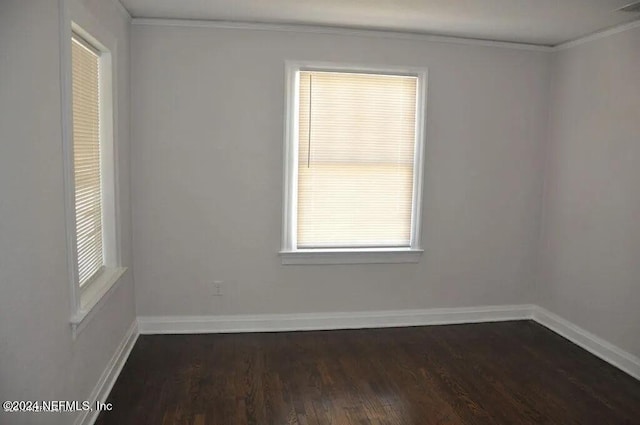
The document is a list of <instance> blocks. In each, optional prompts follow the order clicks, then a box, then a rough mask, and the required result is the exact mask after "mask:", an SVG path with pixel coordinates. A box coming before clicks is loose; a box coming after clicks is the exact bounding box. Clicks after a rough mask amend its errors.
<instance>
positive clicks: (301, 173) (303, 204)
mask: <svg viewBox="0 0 640 425" xmlns="http://www.w3.org/2000/svg"><path fill="white" fill-rule="evenodd" d="M299 77H300V86H299V122H298V128H299V134H298V153H299V155H298V194H297V195H298V211H297V212H298V223H297V247H298V248H327V247H331V248H340V247H390V246H398V247H399V246H409V245H410V240H411V214H412V199H413V172H414V170H413V167H414V151H415V141H416V140H415V139H416V90H417V77H414V76H396V75H378V74H356V73H340V72H318V71H301V72H300V75H299Z"/></svg>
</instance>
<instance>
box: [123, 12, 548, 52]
mask: <svg viewBox="0 0 640 425" xmlns="http://www.w3.org/2000/svg"><path fill="white" fill-rule="evenodd" d="M131 23H132V24H134V25H154V26H168V27H192V28H215V29H229V30H249V31H279V32H298V33H310V34H326V35H341V36H355V37H375V38H389V39H397V40H418V41H430V42H434V43H454V44H465V45H472V46H484V47H501V48H507V49H519V50H535V51H540V52H548V51H551V49H552V48H551V46H546V45H539V44H527V43H515V42H508V41H497V40H484V39H477V38H465V37H450V36H443V35H435V34H427V33H419V32H408V31H407V32H403V31H385V30H373V29H360V28H347V27H331V26H320V25H292V24H289V25H286V24H268V23H254V22H234V21H204V20H191V19H155V18H133V19H132V20H131Z"/></svg>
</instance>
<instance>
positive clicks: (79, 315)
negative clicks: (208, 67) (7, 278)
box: [58, 0, 126, 339]
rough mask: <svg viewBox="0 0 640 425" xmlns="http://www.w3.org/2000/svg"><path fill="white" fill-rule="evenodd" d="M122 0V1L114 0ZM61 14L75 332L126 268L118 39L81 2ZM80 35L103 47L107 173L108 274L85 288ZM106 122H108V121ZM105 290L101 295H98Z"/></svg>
mask: <svg viewBox="0 0 640 425" xmlns="http://www.w3.org/2000/svg"><path fill="white" fill-rule="evenodd" d="M114 1H115V2H116V3H119V1H118V0H114ZM58 8H59V15H60V28H59V37H60V40H59V42H60V91H61V96H60V99H61V127H62V152H63V164H62V165H63V177H64V197H65V231H66V239H67V244H66V245H67V246H66V248H67V268H68V271H69V277H70V279H69V287H70V291H69V293H70V306H71V312H70V317H71V318H70V324H71V331H72V337H73V338H74V339H75V338H76V337H77V335H78V334H79V333H80V332H81V331H82V329H84V328H85V326H86V324H87V323H88V322H89V321H90V319H91V318H92V317H94V316H95V313H96V312H97V311H98V310H99V309H100V306H101V305H102V304H103V300H102V299H101V298H106V297H108V294H110V293H112V292H113V290H114V289H115V287H116V286H117V283H118V282H119V281H120V280H121V279H120V277H121V276H122V274H123V273H124V272H125V270H126V269H125V268H121V267H120V265H121V264H122V259H121V250H120V226H119V220H118V211H119V183H118V175H119V173H118V172H117V166H118V161H117V158H116V146H117V134H116V128H117V113H118V108H117V90H116V87H117V79H116V78H117V75H116V69H117V66H116V65H117V64H116V63H115V60H116V59H115V58H116V56H117V39H116V38H115V37H114V36H113V35H112V33H111V32H110V31H109V30H108V29H106V28H104V27H103V26H102V25H101V24H100V22H99V21H97V20H95V17H94V16H93V15H92V14H90V13H89V12H88V11H87V10H86V9H85V7H84V5H83V4H81V3H79V2H73V1H70V0H59V1H58ZM73 34H77V35H78V36H80V37H81V38H82V39H83V40H84V41H85V42H87V43H89V44H90V45H91V46H92V47H93V48H94V49H96V50H97V51H99V52H100V59H99V66H100V73H101V78H100V82H99V83H100V91H101V93H102V94H101V96H100V120H101V126H100V127H101V132H100V149H101V155H102V163H101V176H102V182H101V184H102V190H103V195H102V196H103V239H104V246H103V248H104V260H105V268H106V271H107V272H105V273H103V274H102V277H100V278H98V279H96V280H94V281H93V282H91V283H87V284H86V285H84V286H83V287H82V288H81V287H80V284H79V279H78V266H77V247H76V223H75V179H74V163H73V113H72V100H73V95H72V72H71V71H72V69H71V67H72V64H71V38H72V35H73ZM103 124H104V125H103ZM97 295H99V298H96V296H97Z"/></svg>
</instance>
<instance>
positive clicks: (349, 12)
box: [121, 0, 640, 45]
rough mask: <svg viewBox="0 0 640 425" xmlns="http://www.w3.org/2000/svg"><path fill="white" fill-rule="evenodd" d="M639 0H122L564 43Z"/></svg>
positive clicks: (152, 11) (158, 14)
mask: <svg viewBox="0 0 640 425" xmlns="http://www.w3.org/2000/svg"><path fill="white" fill-rule="evenodd" d="M633 1H634V0H121V2H122V4H123V5H124V6H125V7H126V8H127V10H128V11H129V13H131V15H132V16H133V17H134V18H171V19H198V20H215V21H235V22H260V23H275V24H306V25H326V26H335V27H350V28H367V29H378V30H389V31H407V32H418V33H427V34H437V35H446V36H457V37H468V38H477V39H485V40H499V41H511V42H520V43H529V44H539V45H557V44H560V43H563V42H566V41H570V40H574V39H576V38H579V37H582V36H585V35H588V34H591V33H594V32H597V31H600V30H603V29H606V28H610V27H612V26H615V25H618V24H622V23H625V22H630V21H633V20H636V19H640V13H629V12H619V11H616V10H617V9H619V8H621V7H623V6H626V5H628V4H629V3H632V2H633Z"/></svg>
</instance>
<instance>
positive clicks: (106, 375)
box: [74, 304, 640, 425]
mask: <svg viewBox="0 0 640 425" xmlns="http://www.w3.org/2000/svg"><path fill="white" fill-rule="evenodd" d="M508 320H535V321H536V322H538V323H539V324H541V325H542V326H545V327H546V328H549V329H550V330H552V331H554V332H556V333H557V334H559V335H561V336H562V337H564V338H566V339H568V340H569V341H571V342H573V343H574V344H576V345H578V346H580V347H582V348H584V349H585V350H587V351H589V352H590V353H592V354H594V355H595V356H597V357H599V358H601V359H603V360H604V361H606V362H608V363H609V364H611V365H613V366H615V367H617V368H618V369H620V370H622V371H623V372H626V373H627V374H629V375H631V376H633V377H634V378H636V379H638V380H640V359H639V358H638V357H636V356H634V355H633V354H631V353H628V352H626V351H624V350H622V349H621V348H618V347H616V346H614V345H613V344H611V343H609V342H607V341H605V340H603V339H602V338H600V337H598V336H596V335H594V334H592V333H590V332H588V331H586V330H584V329H582V328H580V327H579V326H577V325H575V324H573V323H571V322H569V321H568V320H566V319H563V318H562V317H560V316H558V315H556V314H554V313H551V312H550V311H548V310H546V309H544V308H542V307H539V306H536V305H531V304H523V305H503V306H483V307H462V308H436V309H427V310H397V311H368V312H353V313H302V314H264V315H231V316H141V317H138V319H137V322H134V323H133V324H132V325H131V327H130V328H129V330H128V331H127V333H126V334H125V336H124V338H123V340H122V342H121V343H120V345H119V346H118V349H117V350H116V352H115V354H114V355H113V357H112V359H111V360H110V361H109V364H108V365H107V367H106V368H105V370H104V372H103V373H102V376H101V377H100V379H99V380H98V383H97V384H96V386H95V388H94V390H93V391H92V393H91V395H90V396H89V398H88V400H89V401H90V402H91V403H92V404H93V405H95V402H96V401H101V402H103V403H104V402H105V401H106V399H107V397H108V395H109V392H110V391H111V388H112V387H113V384H114V383H115V381H116V379H117V378H118V375H119V374H120V371H121V370H122V367H123V366H124V363H125V362H126V360H127V358H128V357H129V354H130V352H131V349H132V348H133V346H134V344H135V342H136V340H137V339H138V335H139V334H196V333H240V332H284V331H310V330H331V329H366V328H388V327H404V326H427V325H449V324H462V323H481V322H501V321H508ZM97 417H98V412H97V411H92V412H86V413H82V414H81V415H80V416H79V417H78V418H77V419H76V421H75V422H74V424H75V425H92V424H93V423H94V422H95V420H96V419H97Z"/></svg>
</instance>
